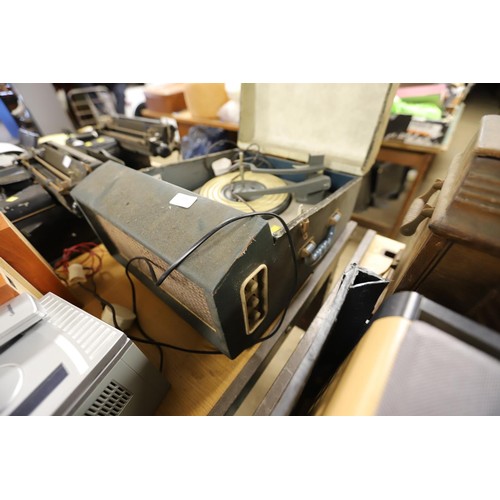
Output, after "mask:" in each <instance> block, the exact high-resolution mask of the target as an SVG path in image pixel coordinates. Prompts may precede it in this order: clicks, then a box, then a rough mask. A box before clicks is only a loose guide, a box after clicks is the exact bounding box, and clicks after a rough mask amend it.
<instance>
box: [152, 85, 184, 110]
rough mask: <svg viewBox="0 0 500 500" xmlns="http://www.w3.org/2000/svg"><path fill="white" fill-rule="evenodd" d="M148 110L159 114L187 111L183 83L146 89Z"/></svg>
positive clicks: (153, 86)
mask: <svg viewBox="0 0 500 500" xmlns="http://www.w3.org/2000/svg"><path fill="white" fill-rule="evenodd" d="M144 94H145V96H146V108H147V109H150V110H151V111H156V112H157V113H173V112H174V111H182V110H184V109H186V101H185V100H184V84H183V83H166V84H164V85H151V86H149V87H146V88H145V89H144Z"/></svg>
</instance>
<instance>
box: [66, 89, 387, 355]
mask: <svg viewBox="0 0 500 500" xmlns="http://www.w3.org/2000/svg"><path fill="white" fill-rule="evenodd" d="M394 93H395V86H394V85H392V84H244V85H243V86H242V94H241V120H240V131H239V136H238V139H239V140H238V146H239V147H240V148H241V149H245V148H247V147H248V146H249V145H251V144H257V145H258V146H259V149H260V152H261V153H262V154H263V155H265V157H266V158H267V159H268V160H269V162H270V163H271V164H272V166H273V167H274V168H277V169H283V168H297V165H304V164H305V163H307V162H308V160H309V158H310V155H324V174H325V175H326V176H328V177H329V178H330V179H331V188H330V189H329V192H327V193H326V196H325V197H324V198H323V199H322V200H321V201H319V202H317V203H312V204H309V205H308V204H306V203H294V202H292V203H291V204H290V206H289V207H288V208H287V209H286V211H285V212H283V213H282V214H281V216H282V217H283V219H284V220H285V221H286V223H287V225H288V227H289V229H290V232H291V238H292V241H293V245H294V247H295V252H296V257H297V260H298V279H297V288H296V289H295V290H297V289H299V288H300V287H301V286H302V284H303V283H304V282H305V280H306V279H307V277H308V276H309V275H310V274H311V273H312V272H314V267H315V264H316V263H317V261H318V260H321V256H322V255H324V253H325V252H326V251H328V249H329V248H330V247H331V246H332V245H333V244H334V242H335V240H336V239H337V238H338V236H339V235H340V234H341V233H342V231H343V230H344V228H345V226H346V224H347V222H348V221H349V219H350V217H351V214H352V210H353V207H354V204H355V201H356V198H357V194H358V191H359V187H360V182H361V176H362V175H363V174H364V173H366V172H367V171H368V170H369V169H370V168H371V166H372V164H373V162H374V159H375V157H376V155H377V153H378V150H379V147H380V143H381V140H382V135H383V132H384V130H385V126H386V124H387V121H388V117H389V112H390V106H391V103H392V100H393V96H394ZM232 154H233V151H231V150H227V151H223V152H220V153H216V154H211V155H208V156H207V157H200V158H195V159H191V160H187V161H183V162H180V163H177V164H171V165H166V166H162V167H152V168H150V169H146V170H144V171H142V172H135V171H132V170H131V169H124V168H121V167H120V166H118V165H116V164H113V163H112V162H107V163H106V164H104V165H102V166H101V167H100V168H99V169H98V170H97V171H96V172H94V173H93V174H91V175H90V176H88V177H87V178H86V179H84V180H83V181H82V182H81V183H80V184H79V185H78V186H77V188H75V190H74V191H73V193H72V194H73V196H74V198H75V200H76V201H77V203H78V204H79V206H80V208H81V209H82V211H83V213H84V214H85V216H86V217H87V218H88V220H89V222H90V223H91V225H92V226H93V227H94V229H95V230H96V232H97V234H98V235H99V236H100V237H101V239H102V240H103V242H104V243H105V245H106V246H107V247H108V250H109V251H110V253H111V254H113V255H114V256H115V257H116V258H117V259H118V260H119V261H120V262H121V263H122V264H124V265H125V264H126V263H127V261H128V260H129V259H130V258H131V257H133V256H135V255H138V254H141V253H142V254H145V255H148V256H149V257H151V258H153V260H154V259H159V261H161V262H159V261H158V260H156V261H155V262H157V263H158V264H159V265H160V264H162V263H163V265H164V266H165V267H168V265H169V264H171V263H172V262H173V261H175V260H176V259H177V258H178V257H179V255H182V253H183V252H184V251H185V250H186V249H187V248H189V247H190V246H191V245H192V244H193V243H194V242H196V241H197V240H199V239H200V238H202V237H203V236H204V235H206V234H207V231H209V230H210V229H211V228H213V227H215V226H216V225H217V224H220V223H223V222H224V221H225V220H227V219H228V218H231V217H236V216H238V214H241V212H239V211H237V210H235V209H234V208H232V207H228V206H226V205H223V204H221V203H218V202H215V201H212V200H209V199H206V198H204V197H202V196H199V195H198V193H197V190H198V189H199V188H200V186H202V185H203V184H204V183H205V182H207V181H208V180H210V179H211V178H212V177H213V172H212V171H211V170H212V169H211V168H210V167H211V164H212V163H213V162H214V161H215V160H217V159H220V158H221V157H223V156H226V157H229V156H231V155H232ZM207 167H208V168H207ZM299 168H300V167H299ZM296 179H297V176H295V179H294V180H296ZM289 180H291V179H289ZM299 180H301V179H300V177H299ZM176 194H182V195H187V196H188V197H189V196H191V197H194V198H195V199H196V200H195V202H194V204H193V205H192V206H190V207H189V208H182V207H178V206H175V205H174V204H172V203H171V201H172V200H173V198H174V196H175V195H176ZM308 245H310V246H309V247H308ZM311 247H312V248H316V249H318V248H323V250H324V251H322V252H319V255H318V252H316V253H314V252H313V253H314V255H318V259H317V260H314V259H311V258H310V256H311V252H309V254H308V249H309V248H311ZM160 267H161V266H160ZM264 269H265V271H264ZM131 270H132V272H133V273H134V274H135V275H136V276H137V277H138V278H139V279H140V280H141V281H143V282H144V283H145V284H146V285H147V286H149V287H150V288H151V289H152V290H153V291H154V292H155V293H156V294H157V295H159V296H160V297H161V298H162V299H163V300H165V301H166V302H168V303H169V304H170V305H172V307H173V308H174V309H176V310H177V311H178V312H179V313H180V314H181V315H183V316H184V317H185V319H186V320H188V321H189V322H190V323H191V324H192V325H193V326H194V327H195V328H196V329H197V330H198V331H199V332H200V333H201V334H203V335H204V336H205V337H206V338H207V339H208V340H209V341H210V342H211V343H212V344H213V345H215V346H216V347H217V348H218V349H219V350H221V351H222V352H224V353H225V354H226V355H228V356H229V357H231V358H233V357H236V356H237V355H238V354H239V353H240V352H241V351H242V350H244V349H246V348H247V347H250V346H251V345H253V344H254V343H255V342H256V341H257V340H258V339H259V338H260V337H262V336H263V335H264V333H265V332H268V331H269V330H270V328H271V327H272V325H273V324H274V322H275V320H276V319H277V318H278V317H279V315H280V313H281V312H282V311H283V308H284V307H285V306H286V304H287V303H288V302H289V300H290V292H291V291H292V292H293V290H291V284H292V276H293V265H292V261H291V256H290V245H289V241H288V239H287V235H286V232H285V230H284V229H283V228H282V227H281V226H280V224H278V222H277V221H275V220H272V221H269V220H266V219H265V218H263V217H261V216H255V217H251V218H248V219H245V220H241V221H238V222H237V223H234V224H232V227H231V230H228V228H225V229H224V230H223V231H220V232H219V233H217V234H214V235H213V237H211V238H210V241H209V242H207V243H206V244H204V246H203V247H202V248H200V249H199V251H197V252H195V253H193V254H192V255H191V256H190V257H189V259H187V260H186V261H185V263H183V264H182V266H181V267H180V268H179V271H180V272H179V273H178V274H177V275H176V276H175V279H174V281H172V282H171V284H170V285H171V286H168V285H167V286H162V288H161V289H160V288H159V287H158V286H155V284H154V282H152V280H151V278H150V277H149V275H148V270H147V267H146V266H145V265H143V266H141V265H138V266H132V267H131ZM172 277H173V278H174V276H173V275H172ZM252 279H254V280H255V281H257V282H258V286H259V294H260V287H264V288H265V294H266V299H265V300H266V310H265V311H264V312H265V314H264V318H263V320H261V321H259V322H258V324H255V323H254V328H252V327H251V328H249V327H248V321H247V318H246V314H247V311H246V309H245V304H244V302H245V301H244V299H243V297H244V294H243V293H242V292H241V290H243V289H244V288H243V287H245V286H246V285H245V283H249V281H248V280H250V283H251V280H252ZM165 284H167V283H166V282H165ZM245 290H246V288H245ZM240 297H241V298H240ZM263 297H264V295H263V294H262V295H259V298H260V299H262V298H263Z"/></svg>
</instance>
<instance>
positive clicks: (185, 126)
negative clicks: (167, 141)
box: [142, 108, 239, 141]
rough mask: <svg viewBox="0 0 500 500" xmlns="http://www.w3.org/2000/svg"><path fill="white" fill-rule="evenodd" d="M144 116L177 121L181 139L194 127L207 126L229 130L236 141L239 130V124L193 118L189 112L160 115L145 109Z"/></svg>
mask: <svg viewBox="0 0 500 500" xmlns="http://www.w3.org/2000/svg"><path fill="white" fill-rule="evenodd" d="M142 116H144V117H146V118H162V117H165V116H166V117H168V118H173V119H175V120H176V121H177V126H178V128H179V134H180V136H181V137H184V136H185V135H187V133H188V132H189V129H190V128H191V127H192V126H193V125H205V126H207V127H217V128H222V129H224V130H227V131H228V132H229V133H230V134H231V136H232V137H231V139H232V140H235V141H236V139H237V134H238V130H239V124H238V123H230V122H222V121H220V120H212V119H210V118H197V117H193V116H191V113H190V112H189V111H187V110H184V111H174V112H173V113H160V112H159V111H152V110H151V109H147V108H145V109H143V110H142ZM233 136H234V137H233Z"/></svg>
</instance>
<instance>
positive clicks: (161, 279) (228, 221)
mask: <svg viewBox="0 0 500 500" xmlns="http://www.w3.org/2000/svg"><path fill="white" fill-rule="evenodd" d="M256 215H260V216H267V217H275V218H276V219H278V220H279V222H280V223H281V225H282V226H283V228H284V230H285V233H286V236H287V239H288V244H289V247H290V252H291V255H292V261H293V267H294V282H293V286H292V287H291V293H290V298H289V300H288V303H287V305H286V307H285V309H284V310H283V313H282V314H281V318H280V320H279V321H278V323H277V325H276V326H275V327H274V329H273V330H272V332H271V333H269V334H268V335H266V336H265V337H262V338H260V339H258V340H257V341H256V342H255V343H256V344H257V343H260V342H264V341H265V340H267V339H270V338H271V337H273V336H274V335H275V334H276V333H277V332H278V330H279V329H280V328H281V325H282V324H283V321H284V319H285V316H286V313H287V311H288V307H289V305H290V302H291V300H292V298H293V295H294V293H295V290H296V288H297V284H298V263H297V257H296V255H295V246H294V244H293V239H292V235H291V232H290V229H289V227H288V225H287V223H286V222H285V221H284V220H283V219H282V218H281V217H280V216H279V215H276V214H274V213H272V212H253V213H249V214H241V215H237V216H235V217H231V218H230V219H226V220H225V221H223V222H221V223H220V224H218V225H217V226H215V227H214V228H213V229H212V230H211V231H209V232H208V233H206V234H205V235H204V236H203V237H202V238H200V239H199V240H198V241H197V242H196V243H194V244H193V245H191V247H190V248H189V249H188V250H187V251H186V252H185V253H184V254H183V255H182V256H181V257H179V258H178V259H177V260H176V261H175V262H174V263H173V264H172V265H170V267H169V268H168V269H167V270H165V271H164V272H163V274H162V275H161V276H160V277H159V278H157V277H156V273H155V271H154V268H153V266H156V267H159V266H157V264H155V263H154V262H153V261H152V260H151V259H148V258H147V257H141V256H138V257H133V258H131V259H130V260H129V261H128V262H127V265H126V266H125V274H126V275H127V278H128V280H129V283H130V286H131V290H132V308H133V311H134V314H135V315H136V319H137V324H138V326H139V329H140V330H141V332H142V333H143V334H144V332H143V329H142V327H141V326H140V325H139V317H138V314H137V297H136V292H135V286H134V283H133V281H132V277H131V276H130V267H131V264H132V263H133V262H135V261H138V260H143V261H145V262H147V263H148V269H149V273H150V277H151V279H152V281H153V282H154V283H155V286H158V287H159V286H161V285H162V283H163V282H164V281H165V280H166V279H167V278H168V277H169V276H170V274H171V273H172V272H173V271H175V270H176V269H177V268H178V267H179V266H180V265H181V264H182V263H183V262H184V261H185V260H186V259H187V258H188V257H189V256H190V255H191V254H192V253H193V252H195V251H196V250H197V249H198V248H199V247H200V246H201V245H203V243H205V242H206V241H207V240H208V239H209V238H211V237H212V236H213V235H214V234H216V233H217V232H219V231H220V230H221V229H223V228H225V227H226V226H228V225H230V224H232V223H233V222H237V221H239V220H242V219H247V218H249V217H254V216H256ZM130 338H132V337H130ZM132 340H135V339H134V338H132ZM149 340H150V342H147V343H158V344H159V345H162V346H163V347H168V348H170V349H175V350H179V351H183V352H191V353H195V354H222V353H221V352H220V351H201V350H195V349H187V348H183V347H180V346H174V345H172V344H166V343H164V342H161V343H160V342H158V341H156V340H154V339H152V338H151V337H149ZM140 341H142V340H140Z"/></svg>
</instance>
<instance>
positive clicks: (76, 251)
mask: <svg viewBox="0 0 500 500" xmlns="http://www.w3.org/2000/svg"><path fill="white" fill-rule="evenodd" d="M97 246H98V244H97V243H93V242H91V241H89V242H84V243H78V244H76V245H73V246H71V247H69V248H65V249H64V250H63V254H62V257H61V258H60V259H59V260H58V261H57V262H56V263H55V265H54V267H55V268H56V269H57V268H59V267H62V268H63V269H64V270H65V271H66V272H67V271H68V266H69V262H70V261H71V260H72V259H74V258H75V257H76V256H78V255H83V254H87V255H86V256H85V258H84V259H83V260H82V261H81V264H82V265H83V264H85V263H88V261H89V259H90V263H89V264H90V266H89V267H86V269H90V270H91V272H90V273H88V276H94V275H95V274H96V273H98V272H99V271H100V270H101V268H102V256H101V255H99V254H98V253H96V252H94V251H93V249H94V248H95V247H97ZM96 259H97V266H96Z"/></svg>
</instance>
